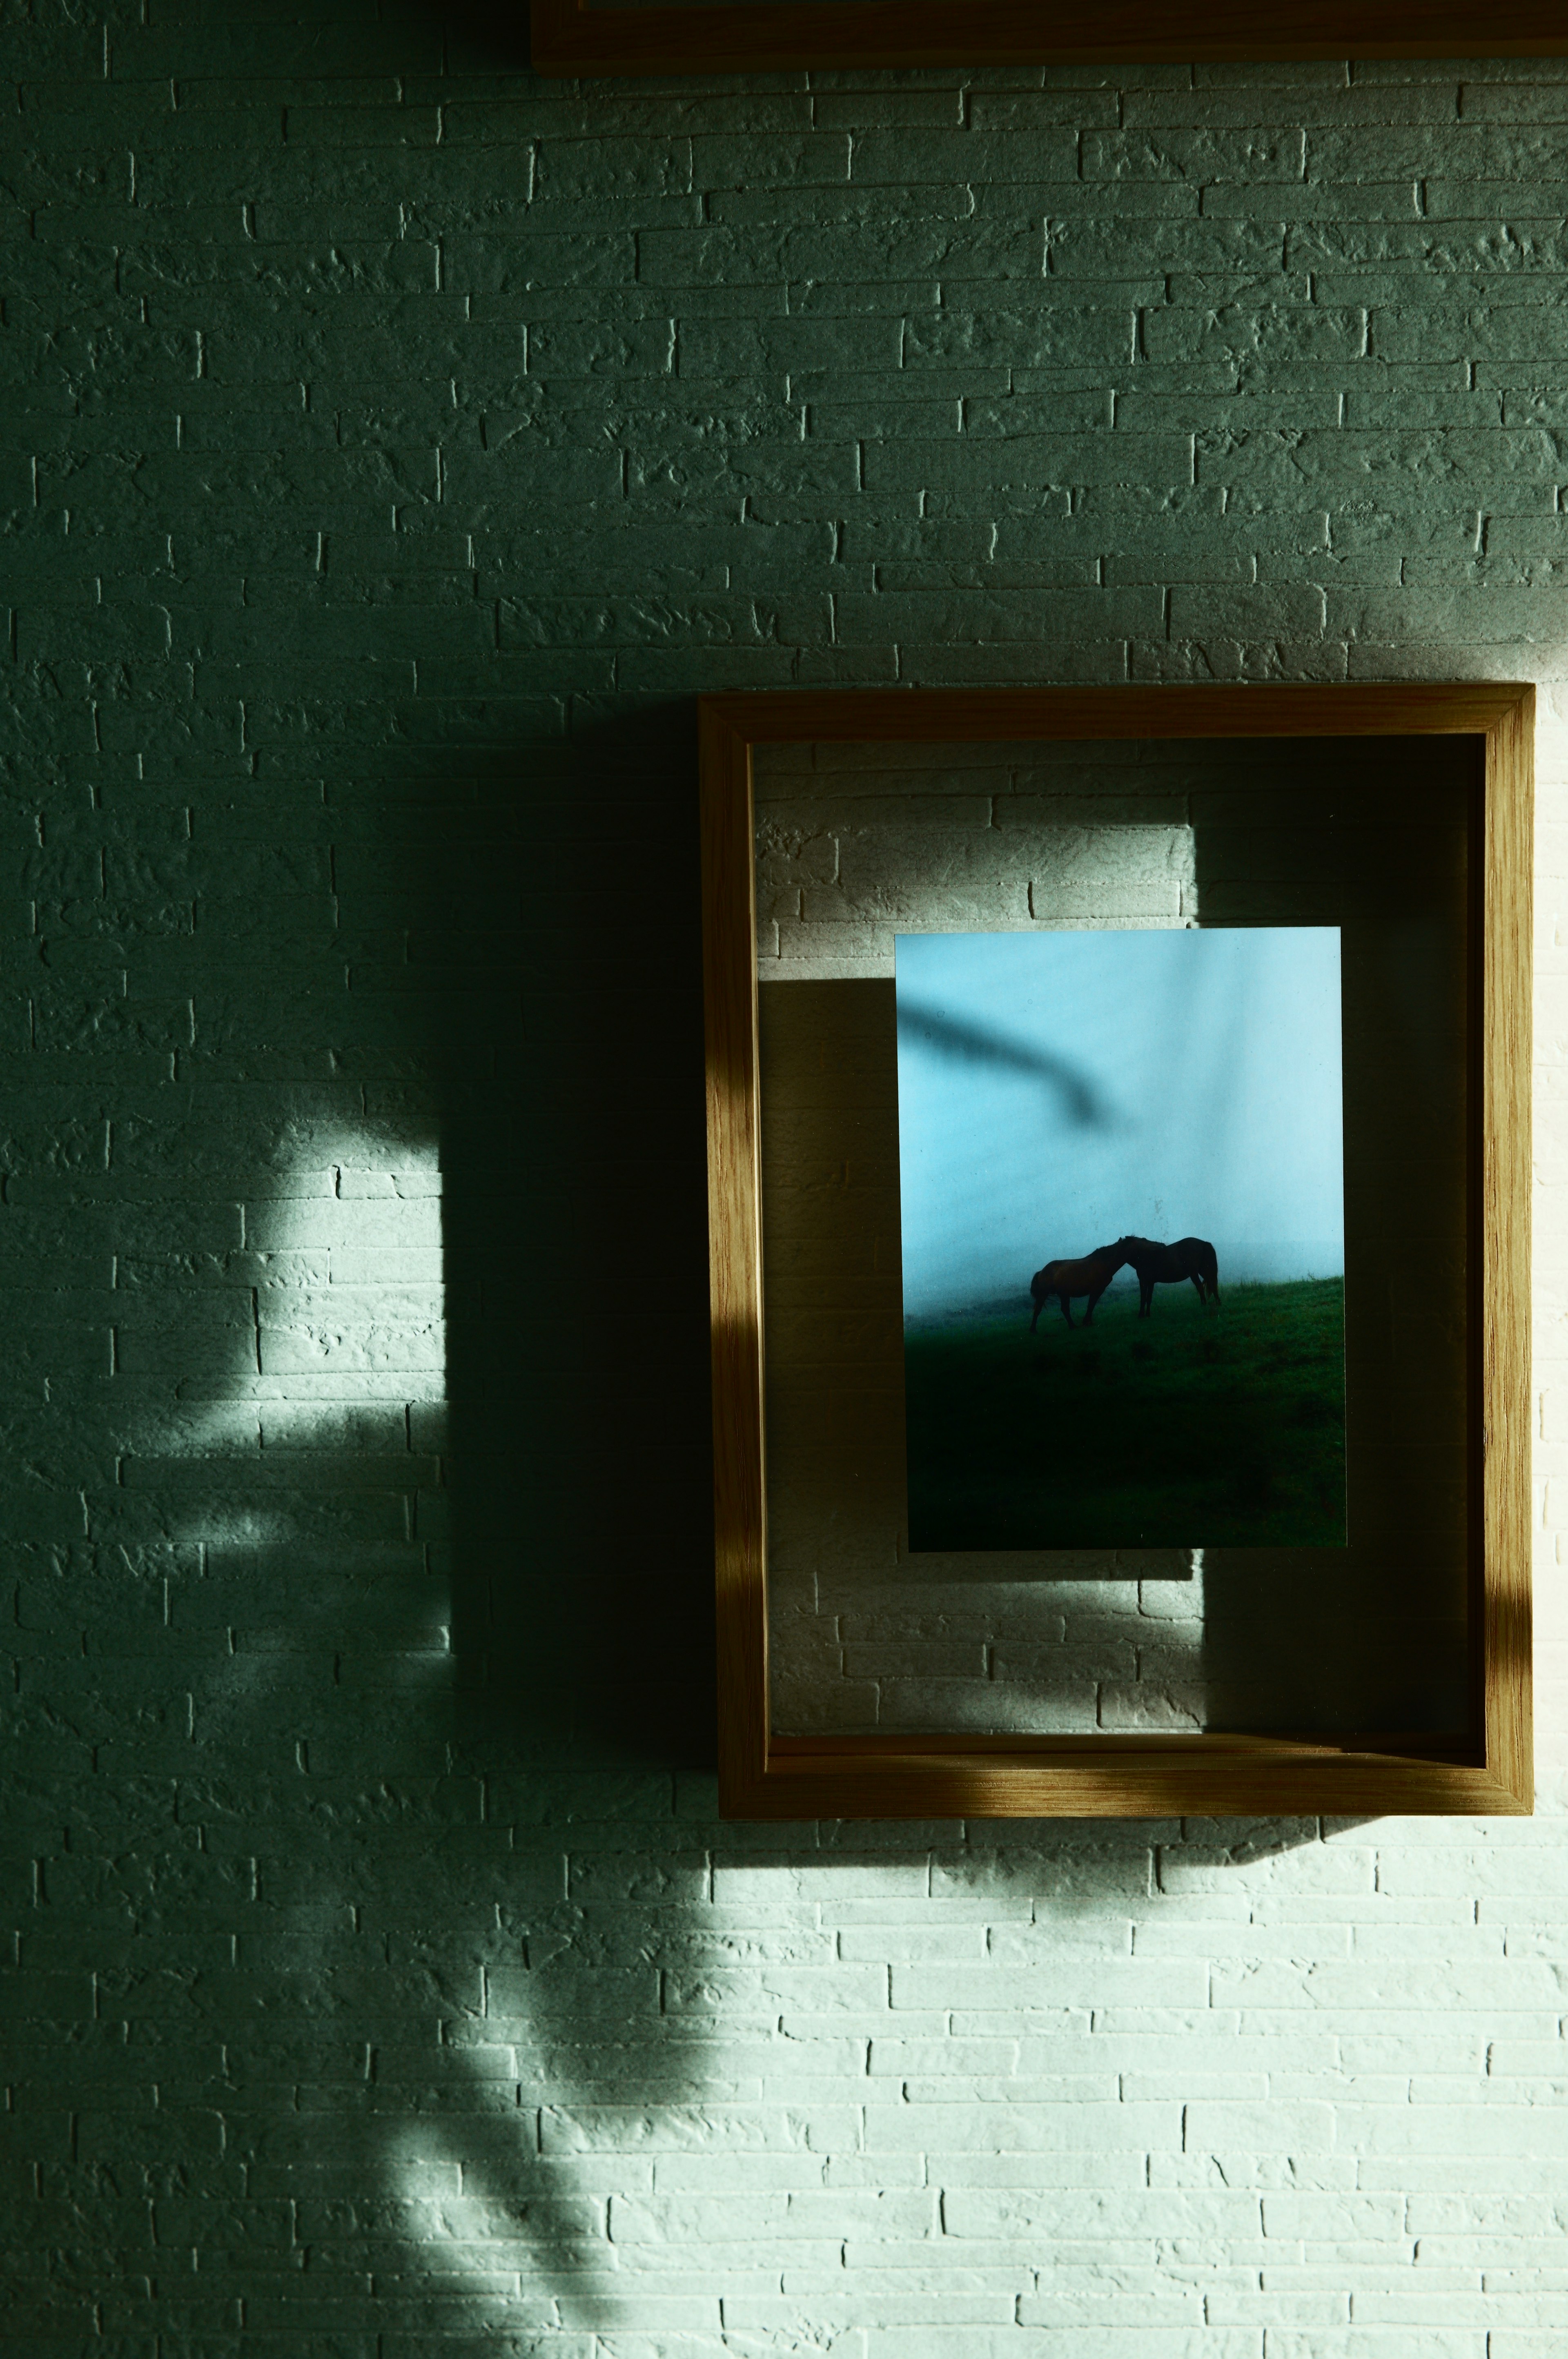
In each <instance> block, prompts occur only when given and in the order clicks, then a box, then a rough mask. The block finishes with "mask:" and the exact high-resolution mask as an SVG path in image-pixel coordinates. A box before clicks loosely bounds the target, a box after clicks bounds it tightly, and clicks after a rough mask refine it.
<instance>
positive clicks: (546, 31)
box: [532, 0, 1568, 74]
mask: <svg viewBox="0 0 1568 2359" xmlns="http://www.w3.org/2000/svg"><path fill="white" fill-rule="evenodd" d="M532 45H533V61H534V64H535V66H536V67H537V68H538V70H539V72H540V73H545V74H596V73H598V74H611V73H615V74H622V73H626V74H646V73H667V72H671V71H689V70H695V71H701V72H704V73H737V72H739V73H744V72H748V71H749V72H759V71H763V72H773V71H792V70H795V69H799V68H801V67H811V66H824V67H828V66H851V67H854V66H872V67H898V66H957V67H964V66H982V65H1022V66H1029V65H1103V64H1116V63H1117V62H1118V61H1120V62H1124V63H1132V62H1135V61H1136V62H1139V63H1145V64H1158V63H1160V62H1163V61H1171V62H1173V63H1176V64H1187V63H1193V62H1203V61H1206V60H1218V59H1235V60H1240V61H1243V62H1247V61H1253V62H1258V63H1262V62H1265V61H1267V60H1274V59H1289V58H1301V59H1309V58H1350V57H1356V58H1438V57H1466V56H1468V57H1488V58H1495V57H1509V56H1524V57H1561V56H1563V55H1564V54H1568V27H1564V22H1563V9H1562V7H1561V6H1560V5H1555V0H1501V5H1497V6H1496V7H1492V8H1486V7H1483V6H1481V5H1478V0H1429V5H1425V6H1423V7H1421V8H1419V9H1417V8H1412V7H1411V6H1410V5H1409V0H1366V5H1359V6H1358V5H1350V0H1285V5H1281V6H1278V7H1275V8H1271V9H1270V10H1269V11H1268V12H1267V14H1266V15H1264V14H1260V13H1259V11H1258V9H1257V8H1256V7H1253V6H1250V5H1247V6H1244V5H1241V0H1198V5H1193V6H1192V7H1189V8H1184V9H1171V7H1169V6H1168V5H1163V0H1104V5H1099V6H1096V7H1094V8H1093V9H1086V8H1081V7H1072V6H1068V5H1050V0H1046V4H1045V5H1040V0H972V4H971V5H969V6H968V7H966V8H964V9H958V8H954V7H953V6H950V5H945V0H943V5H938V0H909V5H898V6H893V5H889V0H837V5H829V4H828V0H796V5H791V0H777V5H757V6H746V7H733V8H726V7H723V6H719V7H670V8H643V7H629V8H627V7H622V8H617V7H614V6H596V7H594V6H583V5H580V0H533V10H532Z"/></svg>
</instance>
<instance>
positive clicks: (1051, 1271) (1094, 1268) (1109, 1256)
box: [1029, 1237, 1137, 1335]
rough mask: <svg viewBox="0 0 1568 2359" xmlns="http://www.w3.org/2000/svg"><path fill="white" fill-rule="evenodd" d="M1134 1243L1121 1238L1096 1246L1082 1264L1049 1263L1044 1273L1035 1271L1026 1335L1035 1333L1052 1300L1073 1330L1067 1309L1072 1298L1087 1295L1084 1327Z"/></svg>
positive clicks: (1071, 1318)
mask: <svg viewBox="0 0 1568 2359" xmlns="http://www.w3.org/2000/svg"><path fill="white" fill-rule="evenodd" d="M1136 1243H1137V1239H1136V1238H1127V1237H1123V1238H1121V1239H1120V1241H1119V1242H1118V1243H1117V1244H1116V1245H1096V1246H1095V1248H1094V1252H1093V1253H1092V1254H1085V1255H1084V1256H1083V1260H1082V1261H1048V1262H1047V1263H1046V1265H1045V1267H1044V1268H1043V1269H1037V1270H1036V1272H1035V1274H1034V1276H1033V1277H1031V1278H1030V1280H1029V1292H1030V1293H1031V1294H1032V1295H1033V1297H1034V1318H1033V1319H1031V1320H1030V1321H1029V1333H1030V1334H1031V1335H1032V1334H1033V1333H1034V1331H1035V1326H1036V1323H1037V1322H1038V1321H1039V1318H1040V1312H1041V1311H1042V1310H1044V1309H1045V1306H1046V1304H1047V1303H1048V1302H1050V1301H1051V1299H1052V1298H1053V1297H1054V1299H1056V1300H1057V1301H1058V1302H1060V1303H1061V1305H1062V1317H1063V1319H1065V1320H1066V1321H1067V1324H1068V1325H1069V1327H1072V1326H1073V1325H1074V1324H1075V1323H1076V1322H1075V1321H1074V1319H1073V1313H1072V1310H1070V1309H1069V1307H1068V1306H1069V1304H1070V1302H1071V1300H1072V1298H1073V1295H1075V1294H1086V1295H1087V1296H1088V1298H1089V1306H1088V1309H1087V1310H1085V1311H1084V1313H1083V1324H1084V1326H1085V1327H1087V1326H1088V1325H1089V1323H1090V1321H1091V1320H1092V1319H1093V1318H1094V1305H1095V1303H1096V1302H1098V1300H1099V1299H1100V1297H1101V1295H1102V1294H1104V1292H1105V1288H1106V1287H1107V1286H1109V1284H1110V1282H1111V1280H1112V1278H1113V1277H1115V1276H1116V1272H1117V1270H1118V1269H1120V1268H1121V1266H1122V1265H1123V1263H1124V1262H1125V1261H1126V1260H1127V1245H1129V1244H1136Z"/></svg>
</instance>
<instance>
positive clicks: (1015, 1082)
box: [895, 926, 1345, 1549]
mask: <svg viewBox="0 0 1568 2359" xmlns="http://www.w3.org/2000/svg"><path fill="white" fill-rule="evenodd" d="M895 964H896V995H897V1006H898V1180H899V1194H900V1224H901V1234H902V1245H903V1288H904V1375H905V1402H906V1423H907V1431H908V1440H909V1545H910V1547H911V1548H912V1549H1080V1548H1118V1547H1139V1548H1187V1549H1192V1548H1265V1547H1268V1548H1341V1547H1343V1546H1344V1545H1345V1180H1344V1117H1343V1096H1342V1083H1341V1058H1340V937H1339V929H1338V928H1337V927H1332V926H1269V927H1235V928H1217V929H1163V930H1159V931H1138V930H1130V929H1129V930H1126V931H1123V930H1108V931H1093V932H1042V933H1029V934H1025V933H988V934H901V935H899V937H898V943H897V951H896V961H895Z"/></svg>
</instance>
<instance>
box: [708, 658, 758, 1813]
mask: <svg viewBox="0 0 1568 2359" xmlns="http://www.w3.org/2000/svg"><path fill="white" fill-rule="evenodd" d="M698 741H699V747H700V771H701V802H702V980H703V1009H704V1031H705V1041H704V1050H705V1057H704V1064H705V1074H706V1096H707V1132H708V1140H707V1144H708V1282H709V1311H710V1319H711V1350H712V1366H713V1567H714V1582H715V1604H716V1610H717V1617H718V1633H717V1636H718V1758H719V1805H720V1808H721V1810H735V1809H736V1808H737V1807H744V1801H745V1799H746V1797H747V1795H748V1793H749V1791H750V1789H751V1788H752V1787H753V1786H754V1784H755V1783H757V1782H759V1781H760V1779H761V1777H762V1776H763V1772H764V1769H765V1767H766V1764H767V1753H768V1614H767V1608H766V1599H765V1593H764V1582H765V1578H766V1562H767V1554H766V1549H767V1541H766V1524H765V1516H766V1493H765V1490H764V1485H763V1462H762V1447H763V1443H762V1378H763V1362H762V1239H761V1233H760V1209H761V1205H760V1190H759V1185H758V1181H759V1162H758V1147H759V1135H760V1134H759V1123H760V1101H759V1095H758V1088H757V961H756V955H755V937H756V881H755V864H754V861H753V858H752V817H751V748H750V746H749V745H748V744H747V743H746V740H745V738H743V737H742V736H740V735H739V734H738V733H737V732H736V731H735V729H734V728H733V727H732V726H731V725H730V724H729V722H728V721H727V719H726V718H725V717H724V715H722V714H721V713H719V712H716V711H715V710H714V709H713V706H712V705H711V704H710V703H709V701H707V700H706V699H703V700H700V701H699V705H698Z"/></svg>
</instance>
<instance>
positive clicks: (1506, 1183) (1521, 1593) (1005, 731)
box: [699, 683, 1535, 1819]
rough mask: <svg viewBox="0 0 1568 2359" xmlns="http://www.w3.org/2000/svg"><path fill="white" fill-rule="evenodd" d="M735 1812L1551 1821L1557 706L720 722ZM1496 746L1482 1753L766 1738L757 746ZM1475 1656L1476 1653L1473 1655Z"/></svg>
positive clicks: (1327, 1746) (1013, 710) (1219, 692)
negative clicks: (1533, 1663) (1546, 913)
mask: <svg viewBox="0 0 1568 2359" xmlns="http://www.w3.org/2000/svg"><path fill="white" fill-rule="evenodd" d="M699 733H700V743H701V769H702V926H703V976H704V999H705V1011H706V1050H707V1132H708V1217H709V1253H710V1281H711V1310H712V1327H713V1338H712V1340H713V1510H714V1538H715V1571H716V1580H717V1610H718V1704H719V1726H718V1736H719V1799H720V1808H721V1810H723V1812H724V1814H725V1815H726V1816H728V1817H731V1818H745V1819H808V1818H887V1819H893V1818H921V1819H934V1818H960V1817H962V1818H983V1817H995V1818H1037V1817H1038V1818H1052V1817H1067V1816H1071V1817H1083V1816H1091V1815H1093V1816H1105V1815H1111V1816H1117V1817H1127V1818H1169V1817H1175V1816H1180V1815H1185V1814H1192V1813H1197V1814H1203V1815H1233V1814H1239V1813H1246V1814H1249V1815H1250V1814H1256V1813H1267V1814H1275V1813H1279V1814H1287V1813H1290V1814H1293V1813H1300V1812H1314V1813H1315V1812H1324V1813H1350V1814H1356V1815H1366V1814H1382V1813H1386V1812H1393V1811H1398V1812H1410V1811H1425V1812H1443V1811H1448V1812H1462V1813H1482V1812H1492V1813H1497V1814H1506V1815H1520V1814H1525V1813H1528V1812H1529V1811H1530V1809H1531V1806H1532V1799H1533V1781H1532V1756H1531V1735H1530V987H1531V970H1530V878H1531V822H1532V799H1533V765H1534V734H1535V691H1534V690H1533V689H1532V688H1530V687H1524V686H1518V685H1511V684H1510V685H1496V686H1494V685H1489V684H1469V683H1456V684H1443V685H1435V686H1395V687H1374V686H1365V687H1363V686H1354V687H1350V686H1346V687H1301V688H1295V687H1241V688H1190V689H1189V688H1119V689H1066V688H1061V689H1056V688H1051V689H1024V690H949V689H930V690H921V689H906V690H864V691H857V690H846V691H833V692H824V693H815V692H794V691H790V690H779V691H765V692H762V693H758V694H752V695H727V696H712V697H704V698H702V699H701V700H699ZM1427 734H1467V735H1470V736H1473V737H1475V738H1476V739H1478V740H1481V741H1483V742H1484V746H1485V766H1484V782H1483V785H1482V788H1481V790H1480V791H1481V796H1482V808H1481V811H1480V814H1479V821H1478V825H1479V830H1480V843H1479V847H1478V849H1479V854H1480V857H1479V860H1478V864H1477V866H1478V875H1477V876H1476V880H1475V884H1476V892H1475V900H1476V904H1477V906H1476V908H1475V918H1474V919H1473V923H1474V925H1475V928H1476V929H1477V932H1478V940H1476V941H1475V962H1474V968H1473V976H1474V984H1473V993H1472V1008H1471V1017H1470V1022H1471V1026H1472V1028H1473V1038H1472V1044H1471V1046H1472V1057H1473V1060H1474V1066H1475V1070H1476V1071H1478V1075H1479V1088H1478V1090H1477V1091H1476V1093H1475V1097H1476V1101H1477V1105H1478V1119H1477V1118H1476V1116H1475V1114H1473V1115H1472V1121H1473V1125H1474V1129H1475V1136H1473V1138H1472V1142H1471V1149H1472V1168H1473V1169H1474V1170H1475V1172H1476V1175H1477V1177H1476V1182H1475V1185H1473V1187H1472V1189H1471V1204H1470V1213H1469V1218H1470V1223H1471V1228H1472V1235H1471V1239H1470V1256H1471V1266H1472V1269H1473V1271H1475V1272H1478V1274H1479V1285H1478V1286H1475V1285H1473V1288H1472V1298H1471V1299H1472V1311H1471V1318H1470V1322H1469V1327H1470V1332H1469V1339H1468V1348H1469V1350H1470V1353H1471V1354H1472V1369H1471V1377H1470V1385H1469V1395H1470V1400H1471V1404H1472V1406H1471V1410H1470V1429H1471V1453H1472V1465H1473V1473H1474V1479H1473V1482H1472V1485H1471V1495H1472V1504H1471V1530H1470V1535H1469V1581H1470V1597H1471V1614H1470V1623H1471V1633H1472V1641H1471V1643H1472V1652H1473V1657H1474V1658H1475V1659H1474V1662H1473V1680H1474V1692H1475V1719H1474V1724H1473V1735H1472V1737H1471V1738H1469V1739H1467V1740H1466V1741H1465V1742H1464V1743H1463V1744H1460V1745H1454V1744H1444V1743H1441V1742H1434V1743H1433V1744H1432V1745H1430V1746H1428V1745H1422V1744H1421V1743H1420V1741H1418V1740H1411V1739H1409V1738H1399V1737H1397V1736H1391V1737H1389V1738H1388V1739H1386V1740H1383V1739H1376V1738H1366V1737H1357V1738H1355V1739H1351V1740H1347V1741H1346V1742H1345V1743H1344V1744H1338V1743H1334V1742H1331V1741H1323V1742H1318V1741H1299V1740H1295V1739H1291V1738H1270V1737H1253V1736H1246V1735H1216V1736H1206V1735H1197V1736H1163V1735H1161V1736H1073V1737H1064V1736H1056V1737H1041V1738H1033V1739H1029V1738H1020V1737H1018V1736H971V1735H963V1736H959V1735H941V1736H938V1735H933V1736H930V1737H920V1736H908V1735H886V1736H877V1735H869V1736H832V1735H829V1736H809V1737H808V1736H780V1735H777V1734H773V1733H772V1731H771V1730H770V1728H769V1723H768V1616H767V1596H766V1582H767V1535H766V1495H765V1489H764V1467H763V1447H764V1443H763V1383H764V1375H765V1357H766V1353H765V1343H764V1337H763V1329H762V1225H761V1197H760V1094H759V1086H758V1062H757V951H756V883H755V858H754V841H753V801H752V748H753V746H754V745H762V744H775V745H783V744H789V745H800V744H810V743H838V744H845V743H863V744H876V743H887V744H897V743H909V742H912V741H924V742H927V743H945V744H961V743H964V742H969V741H985V740H991V741H996V740H1005V741H1011V742H1020V741H1024V740H1028V739H1030V738H1035V739H1059V740H1073V739H1076V740H1085V739H1094V740H1101V741H1104V740H1110V739H1117V738H1122V739H1146V740H1147V739H1180V738H1214V737H1243V738H1310V737H1319V736H1324V737H1327V736H1333V737H1350V736H1361V735H1366V736H1385V737H1390V736H1391V737H1406V738H1413V737H1421V736H1422V735H1427ZM1477 1638H1478V1642H1479V1643H1478V1645H1477V1643H1476V1642H1477Z"/></svg>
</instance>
